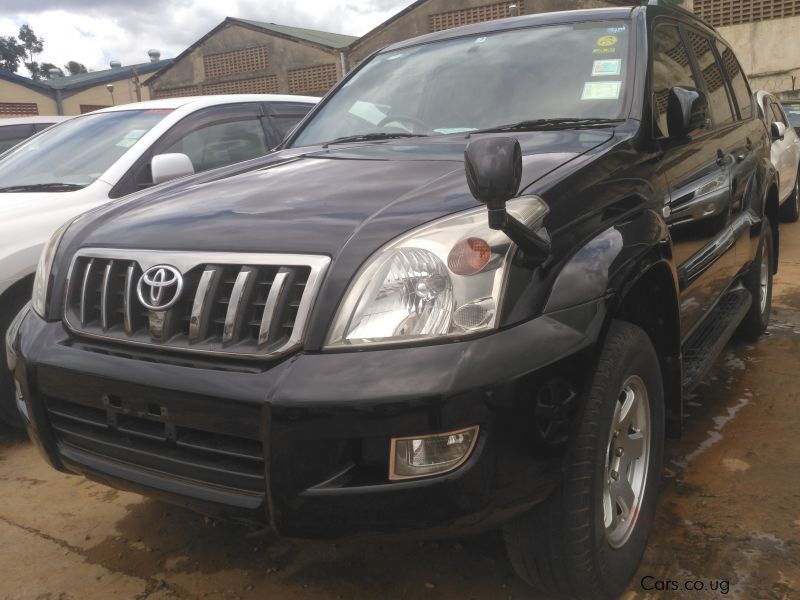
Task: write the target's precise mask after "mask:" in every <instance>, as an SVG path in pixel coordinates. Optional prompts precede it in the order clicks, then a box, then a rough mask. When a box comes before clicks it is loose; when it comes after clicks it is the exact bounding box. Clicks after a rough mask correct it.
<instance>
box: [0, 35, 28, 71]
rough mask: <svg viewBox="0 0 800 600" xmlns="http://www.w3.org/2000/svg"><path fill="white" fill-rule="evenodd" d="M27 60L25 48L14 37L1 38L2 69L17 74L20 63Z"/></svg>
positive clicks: (0, 56) (0, 66) (0, 61)
mask: <svg viewBox="0 0 800 600" xmlns="http://www.w3.org/2000/svg"><path fill="white" fill-rule="evenodd" d="M23 58H25V46H23V45H22V44H20V43H19V42H18V41H17V38H15V37H14V36H13V35H9V36H0V69H2V70H3V71H11V72H12V73H16V72H17V69H19V63H20V62H21V61H22V59H23Z"/></svg>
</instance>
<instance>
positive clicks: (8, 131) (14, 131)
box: [0, 125, 33, 152]
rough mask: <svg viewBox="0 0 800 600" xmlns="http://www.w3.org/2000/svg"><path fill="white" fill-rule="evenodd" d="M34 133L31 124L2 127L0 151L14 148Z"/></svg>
mask: <svg viewBox="0 0 800 600" xmlns="http://www.w3.org/2000/svg"><path fill="white" fill-rule="evenodd" d="M31 135H33V126H31V125H5V126H3V127H0V152H5V151H6V150H8V149H9V148H13V147H14V146H16V145H17V144H19V143H20V142H21V141H23V140H25V139H27V138H29V137H30V136H31Z"/></svg>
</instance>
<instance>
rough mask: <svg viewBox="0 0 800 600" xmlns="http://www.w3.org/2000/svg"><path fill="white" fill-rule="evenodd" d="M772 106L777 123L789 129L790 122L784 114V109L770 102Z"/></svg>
mask: <svg viewBox="0 0 800 600" xmlns="http://www.w3.org/2000/svg"><path fill="white" fill-rule="evenodd" d="M770 106H772V115H773V116H774V117H775V121H778V122H779V123H783V124H784V125H786V127H789V122H788V121H787V119H786V116H785V115H784V114H783V109H781V107H780V105H779V104H778V103H777V102H774V101H772V102H770Z"/></svg>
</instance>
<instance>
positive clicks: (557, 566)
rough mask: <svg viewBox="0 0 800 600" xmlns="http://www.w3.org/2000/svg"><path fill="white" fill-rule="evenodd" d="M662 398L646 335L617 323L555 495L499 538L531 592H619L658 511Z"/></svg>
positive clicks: (654, 357)
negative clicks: (503, 539)
mask: <svg viewBox="0 0 800 600" xmlns="http://www.w3.org/2000/svg"><path fill="white" fill-rule="evenodd" d="M663 396H664V394H663V385H662V379H661V370H660V367H659V362H658V357H657V355H656V352H655V349H654V348H653V345H652V343H651V342H650V339H649V338H648V336H647V334H646V333H645V332H644V331H643V330H642V329H640V328H639V327H637V326H635V325H632V324H630V323H626V322H624V321H614V322H613V323H612V324H611V327H610V329H609V332H608V335H607V337H606V341H605V344H604V346H603V350H602V353H601V355H600V360H599V362H598V365H597V369H596V371H595V373H594V376H593V378H592V380H591V385H590V386H589V388H588V391H587V394H586V398H585V401H584V405H583V408H582V410H581V412H580V414H579V415H577V417H576V419H577V429H576V432H575V434H574V437H573V441H572V444H571V449H570V452H569V455H568V457H567V459H566V469H565V473H564V479H563V481H562V483H561V485H560V486H559V488H558V489H557V490H556V491H555V492H554V493H553V495H552V496H551V497H550V498H548V499H547V500H546V501H545V502H543V503H542V504H541V505H539V506H537V507H535V508H534V509H533V510H532V511H531V512H529V513H527V514H526V515H523V516H522V517H521V518H519V519H517V520H516V521H513V522H512V523H510V524H509V525H507V526H506V527H505V529H504V535H505V540H506V547H507V549H508V554H509V558H510V559H511V563H512V564H513V565H514V568H515V570H516V571H517V573H518V574H519V575H520V577H521V578H522V579H524V580H525V581H527V582H528V583H529V584H531V585H532V586H533V587H535V588H537V589H538V590H540V591H542V592H546V593H550V594H557V595H563V596H567V597H570V598H592V599H594V598H614V597H616V596H618V595H619V594H621V593H622V592H623V591H624V590H625V588H626V586H627V585H628V583H629V581H630V580H631V578H632V577H633V575H634V573H635V572H636V569H637V568H638V567H639V563H640V561H641V558H642V554H643V553H644V549H645V546H646V544H647V537H648V534H649V529H650V523H651V522H652V519H653V515H654V513H655V508H656V499H657V494H658V484H659V480H660V477H661V465H662V461H663V452H664V397H663Z"/></svg>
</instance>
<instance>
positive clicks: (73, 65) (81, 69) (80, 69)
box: [64, 60, 89, 75]
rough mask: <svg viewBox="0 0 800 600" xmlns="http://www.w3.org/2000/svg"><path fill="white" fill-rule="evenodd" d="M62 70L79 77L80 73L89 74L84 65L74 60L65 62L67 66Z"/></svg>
mask: <svg viewBox="0 0 800 600" xmlns="http://www.w3.org/2000/svg"><path fill="white" fill-rule="evenodd" d="M64 68H65V69H66V70H67V71H69V74H70V75H80V74H81V73H88V72H89V71H88V70H87V69H86V66H85V65H83V64H81V63H79V62H77V61H74V60H70V61H67V64H65V65H64Z"/></svg>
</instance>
